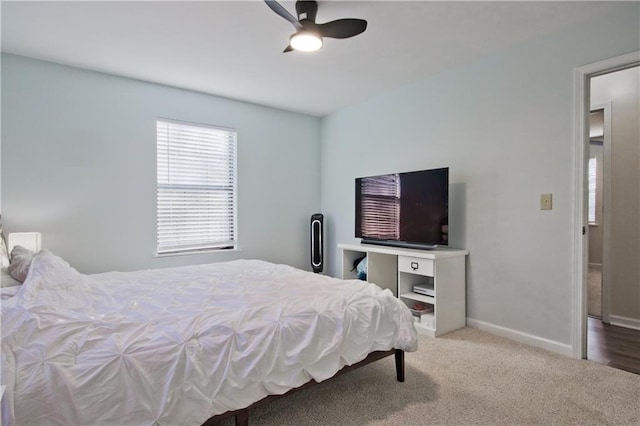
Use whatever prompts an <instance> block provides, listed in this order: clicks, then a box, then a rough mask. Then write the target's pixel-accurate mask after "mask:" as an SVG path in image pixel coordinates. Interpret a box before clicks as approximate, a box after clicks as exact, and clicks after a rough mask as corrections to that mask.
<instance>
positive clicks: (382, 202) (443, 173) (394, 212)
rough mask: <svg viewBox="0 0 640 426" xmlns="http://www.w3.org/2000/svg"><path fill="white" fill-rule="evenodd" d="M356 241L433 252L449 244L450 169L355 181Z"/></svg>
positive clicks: (362, 178)
mask: <svg viewBox="0 0 640 426" xmlns="http://www.w3.org/2000/svg"><path fill="white" fill-rule="evenodd" d="M355 195H356V215H355V225H356V229H355V231H356V232H355V233H356V238H361V239H362V242H363V243H366V244H381V245H389V246H396V247H408V248H422V249H431V248H435V247H437V246H446V245H448V244H449V168H448V167H445V168H441V169H432V170H420V171H414V172H406V173H392V174H386V175H379V176H368V177H361V178H356V191H355Z"/></svg>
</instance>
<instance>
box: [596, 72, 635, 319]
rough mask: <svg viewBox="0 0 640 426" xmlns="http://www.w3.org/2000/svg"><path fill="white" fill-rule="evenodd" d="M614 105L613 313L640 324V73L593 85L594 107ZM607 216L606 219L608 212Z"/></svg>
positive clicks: (603, 79)
mask: <svg viewBox="0 0 640 426" xmlns="http://www.w3.org/2000/svg"><path fill="white" fill-rule="evenodd" d="M609 101H611V208H610V214H611V247H610V262H611V263H610V268H611V271H610V274H609V277H610V282H609V283H608V285H609V292H610V306H609V308H610V311H609V313H610V315H611V316H617V317H623V318H627V319H635V320H637V321H640V123H639V121H640V120H639V117H640V68H638V67H635V68H631V69H627V70H623V71H619V72H616V73H611V74H606V75H603V76H599V77H595V78H593V79H592V80H591V103H592V105H598V104H602V103H605V102H609ZM605 214H607V212H606V211H605ZM612 321H614V319H612ZM638 325H640V324H638Z"/></svg>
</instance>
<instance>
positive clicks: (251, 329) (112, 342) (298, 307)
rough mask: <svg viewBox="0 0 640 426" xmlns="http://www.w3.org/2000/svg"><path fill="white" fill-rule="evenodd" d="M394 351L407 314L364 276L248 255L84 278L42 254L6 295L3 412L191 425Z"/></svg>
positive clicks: (407, 341) (31, 419)
mask: <svg viewBox="0 0 640 426" xmlns="http://www.w3.org/2000/svg"><path fill="white" fill-rule="evenodd" d="M392 348H398V349H404V350H406V351H413V350H416V348H417V337H416V331H415V328H414V327H413V323H412V319H411V313H410V311H409V310H408V309H407V307H406V306H404V305H403V304H402V303H401V302H399V301H398V300H397V299H396V298H394V297H393V295H392V294H391V292H389V291H388V290H385V291H382V290H381V289H380V288H379V287H377V286H375V285H372V284H368V283H365V282H362V281H356V280H351V281H343V280H338V279H334V278H329V277H325V276H321V275H316V274H311V273H309V272H304V271H300V270H297V269H294V268H291V267H289V266H285V265H274V264H270V263H267V262H263V261H258V260H237V261H232V262H225V263H214V264H209V265H198V266H189V267H182V268H171V269H159V270H150V271H139V272H132V273H118V272H112V273H107V274H99V275H82V274H80V273H78V272H77V271H75V270H74V269H73V268H71V267H69V266H68V265H67V264H66V262H64V261H63V260H62V259H60V258H58V257H56V256H54V255H52V254H51V253H44V252H41V253H39V254H38V255H37V256H36V257H35V259H34V261H33V263H32V266H31V269H30V271H29V275H28V277H27V280H26V281H25V283H24V284H23V285H22V288H21V289H20V290H19V291H18V293H17V295H16V296H14V297H13V298H11V299H9V300H5V301H3V302H2V384H6V385H7V389H6V392H5V395H4V398H3V400H2V419H3V424H18V425H32V424H61V425H72V424H78V425H94V424H117V425H148V424H156V423H157V424H171V425H173V424H185V425H195V424H200V423H202V422H204V421H205V420H206V419H207V418H209V417H211V416H213V415H215V414H220V413H223V412H225V411H228V410H236V409H240V408H244V407H246V406H248V405H250V404H251V403H253V402H255V401H258V400H260V399H262V398H263V397H265V396H266V395H268V394H281V393H284V392H286V391H288V390H289V389H291V388H294V387H298V386H300V385H302V384H304V383H305V382H307V381H309V380H310V379H312V378H313V379H315V380H317V381H321V380H325V379H327V378H329V377H331V376H332V375H334V374H335V373H336V372H337V371H338V370H339V369H340V368H342V367H343V366H344V365H350V364H353V363H355V362H358V361H360V360H362V359H364V358H365V357H366V355H367V354H368V353H369V352H372V351H376V350H388V349H392ZM389 377H390V378H391V377H393V373H392V372H390V376H389Z"/></svg>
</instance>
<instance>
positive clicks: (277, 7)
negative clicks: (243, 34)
mask: <svg viewBox="0 0 640 426" xmlns="http://www.w3.org/2000/svg"><path fill="white" fill-rule="evenodd" d="M264 2H265V3H266V4H267V6H269V8H270V9H271V10H273V11H274V12H275V13H276V14H278V15H280V16H282V17H283V18H284V19H286V20H287V21H289V22H291V23H292V24H293V26H294V27H296V29H298V30H299V29H300V28H302V25H301V24H300V22H298V20H297V19H296V18H295V16H293V15H292V14H291V13H289V11H288V10H287V9H285V8H284V7H283V6H282V5H281V4H280V3H278V2H277V1H276V0H264Z"/></svg>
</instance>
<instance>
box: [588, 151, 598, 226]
mask: <svg viewBox="0 0 640 426" xmlns="http://www.w3.org/2000/svg"><path fill="white" fill-rule="evenodd" d="M597 172H598V163H597V161H596V159H595V158H590V159H589V202H588V204H589V210H588V214H587V216H588V217H587V219H588V220H589V223H596V179H597V176H598V174H597Z"/></svg>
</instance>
